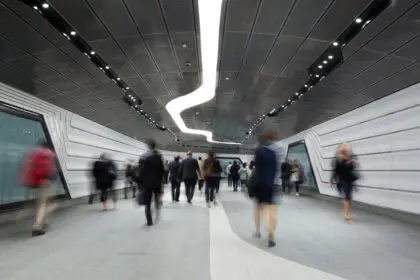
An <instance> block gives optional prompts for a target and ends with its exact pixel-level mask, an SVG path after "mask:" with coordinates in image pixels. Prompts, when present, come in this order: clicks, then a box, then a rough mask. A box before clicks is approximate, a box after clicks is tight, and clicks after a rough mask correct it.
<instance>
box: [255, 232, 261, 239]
mask: <svg viewBox="0 0 420 280" xmlns="http://www.w3.org/2000/svg"><path fill="white" fill-rule="evenodd" d="M253 236H254V237H255V238H258V239H260V238H261V233H259V232H256V233H254V235H253Z"/></svg>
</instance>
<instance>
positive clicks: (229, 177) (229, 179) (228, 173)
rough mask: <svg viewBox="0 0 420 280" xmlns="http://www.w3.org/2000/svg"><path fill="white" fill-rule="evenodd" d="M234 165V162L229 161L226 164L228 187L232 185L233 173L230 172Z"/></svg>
mask: <svg viewBox="0 0 420 280" xmlns="http://www.w3.org/2000/svg"><path fill="white" fill-rule="evenodd" d="M231 167H232V163H231V162H229V164H228V165H227V166H226V174H227V178H228V187H231V186H232V175H231V174H230V168H231Z"/></svg>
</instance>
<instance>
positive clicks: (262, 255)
mask: <svg viewBox="0 0 420 280" xmlns="http://www.w3.org/2000/svg"><path fill="white" fill-rule="evenodd" d="M251 219H252V217H250V223H252V220H251ZM250 234H251V233H250ZM277 246H281V244H277ZM210 272H211V279H212V280H232V279H241V280H271V279H273V280H279V279H282V280H283V279H284V280H302V279H308V280H318V279H319V280H321V279H322V280H344V279H343V278H340V277H337V276H335V275H332V274H329V273H326V272H323V271H320V270H317V269H314V268H311V267H308V266H305V265H302V264H299V263H296V262H293V261H290V260H287V259H284V258H281V257H278V256H275V255H272V254H270V253H268V252H266V251H264V250H262V249H260V248H257V247H255V246H254V245H251V244H249V243H247V242H245V241H243V240H242V239H240V238H239V237H238V236H237V235H236V234H235V233H234V232H233V231H232V228H231V226H230V224H229V220H228V217H227V215H226V213H225V211H224V209H223V207H222V205H219V206H218V207H215V208H212V209H210Z"/></svg>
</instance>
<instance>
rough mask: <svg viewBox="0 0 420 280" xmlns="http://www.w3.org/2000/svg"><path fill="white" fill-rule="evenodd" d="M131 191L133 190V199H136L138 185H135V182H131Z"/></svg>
mask: <svg viewBox="0 0 420 280" xmlns="http://www.w3.org/2000/svg"><path fill="white" fill-rule="evenodd" d="M131 189H132V192H133V196H132V197H133V198H135V197H136V183H134V182H131Z"/></svg>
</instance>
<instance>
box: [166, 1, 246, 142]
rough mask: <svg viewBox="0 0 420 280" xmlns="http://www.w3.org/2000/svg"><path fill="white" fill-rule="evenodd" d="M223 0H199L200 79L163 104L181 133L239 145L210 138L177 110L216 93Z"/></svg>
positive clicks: (181, 110)
mask: <svg viewBox="0 0 420 280" xmlns="http://www.w3.org/2000/svg"><path fill="white" fill-rule="evenodd" d="M222 2H223V0H199V1H198V12H199V18H200V44H201V62H202V67H203V73H202V75H203V83H202V85H201V87H199V88H198V89H196V90H195V91H193V92H191V93H189V94H187V95H184V96H181V97H178V98H175V99H173V100H171V101H170V102H169V103H168V104H166V110H168V112H169V114H170V115H171V117H172V119H173V120H174V122H175V123H176V124H177V126H178V128H179V129H180V130H181V132H183V133H189V134H196V135H203V136H205V137H206V138H207V141H208V142H211V143H217V144H227V145H241V143H236V142H219V141H214V140H213V133H212V132H211V131H207V130H201V129H191V128H188V127H187V126H186V125H185V123H184V120H183V119H182V117H181V113H182V112H183V111H184V110H186V109H188V108H191V107H194V106H198V105H200V104H203V103H206V102H208V101H210V100H212V99H213V98H214V97H215V95H216V84H217V60H218V52H219V27H220V19H221V12H222Z"/></svg>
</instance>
